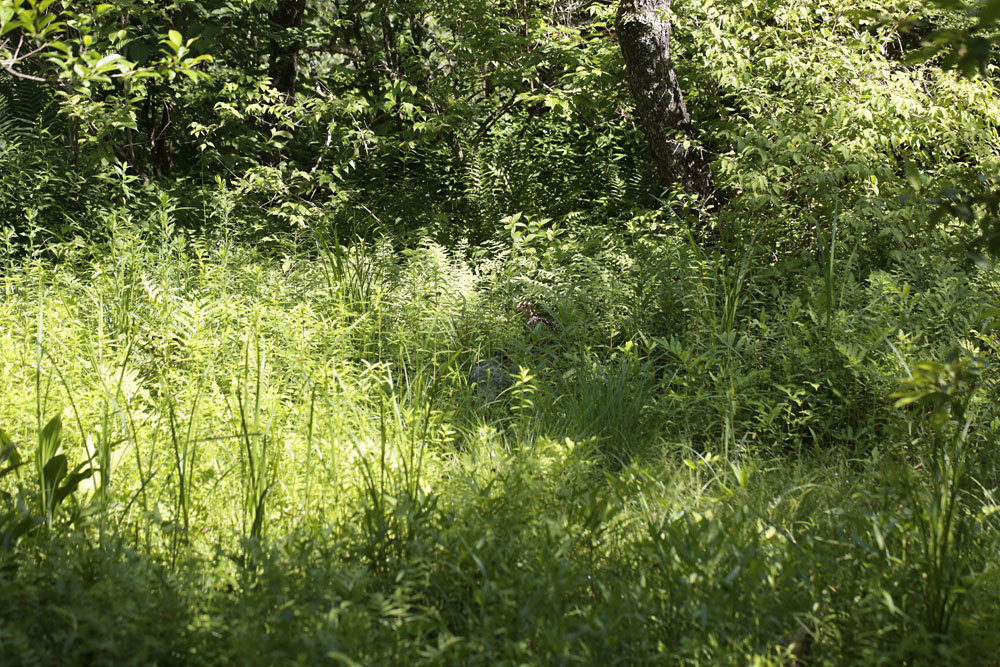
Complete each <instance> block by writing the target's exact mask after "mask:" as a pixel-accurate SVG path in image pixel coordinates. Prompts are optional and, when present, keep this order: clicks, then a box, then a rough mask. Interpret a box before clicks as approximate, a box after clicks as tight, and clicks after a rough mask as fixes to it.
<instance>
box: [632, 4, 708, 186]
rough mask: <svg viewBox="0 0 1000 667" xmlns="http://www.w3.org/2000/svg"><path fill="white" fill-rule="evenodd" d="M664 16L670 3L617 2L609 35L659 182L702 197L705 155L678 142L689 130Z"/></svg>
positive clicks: (706, 182)
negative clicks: (612, 34)
mask: <svg viewBox="0 0 1000 667" xmlns="http://www.w3.org/2000/svg"><path fill="white" fill-rule="evenodd" d="M669 11H670V0H622V1H621V3H620V4H619V5H618V14H617V16H616V18H615V29H616V30H617V33H618V40H619V42H620V44H621V49H622V56H624V58H625V71H626V74H627V76H628V83H629V88H630V89H631V91H632V97H633V98H634V99H635V106H636V112H637V113H638V115H639V121H640V122H641V123H642V129H643V131H644V132H645V134H646V139H647V141H648V142H649V147H650V149H651V150H652V152H653V160H654V161H655V162H656V169H657V172H658V173H659V177H660V182H661V183H662V184H663V185H664V186H666V185H670V184H672V183H674V182H676V181H680V182H681V183H682V184H683V185H684V187H685V189H687V190H689V191H692V192H697V193H700V194H703V195H708V194H709V193H710V192H711V191H712V173H711V171H710V170H709V168H708V158H707V155H706V153H705V150H704V149H703V148H701V147H698V146H695V145H692V144H691V143H690V142H689V141H687V140H685V139H684V138H683V136H682V135H687V136H688V137H690V136H691V135H692V134H693V127H692V125H691V115H690V114H689V113H688V110H687V107H686V106H685V105H684V95H683V94H682V92H681V87H680V84H679V83H678V81H677V73H676V72H674V64H673V61H672V60H671V59H670V19H669V17H668V15H667V14H668V12H669Z"/></svg>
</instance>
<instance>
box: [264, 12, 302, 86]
mask: <svg viewBox="0 0 1000 667" xmlns="http://www.w3.org/2000/svg"><path fill="white" fill-rule="evenodd" d="M305 11H306V2H305V0H278V7H277V9H275V11H274V12H273V13H272V14H271V17H270V19H271V23H272V26H273V30H274V31H275V36H274V37H272V38H271V63H270V67H269V68H268V70H269V71H268V74H270V76H271V82H272V83H273V84H274V87H275V88H276V89H277V90H279V91H281V92H282V93H284V94H285V99H286V100H291V99H292V98H293V97H295V83H296V80H297V79H298V74H299V49H300V48H301V47H302V44H301V42H300V41H299V38H298V37H297V36H295V35H290V34H289V32H290V31H292V30H297V29H299V28H301V27H302V18H303V15H304V14H305Z"/></svg>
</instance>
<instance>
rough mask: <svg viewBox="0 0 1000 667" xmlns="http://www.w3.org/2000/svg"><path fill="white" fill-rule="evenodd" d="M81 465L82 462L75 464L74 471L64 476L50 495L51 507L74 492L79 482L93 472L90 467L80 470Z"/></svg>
mask: <svg viewBox="0 0 1000 667" xmlns="http://www.w3.org/2000/svg"><path fill="white" fill-rule="evenodd" d="M83 466H84V464H80V465H79V466H77V467H76V468H75V469H74V471H73V472H72V473H70V474H69V476H67V477H66V481H65V482H63V483H62V485H60V486H59V488H58V489H57V490H56V492H55V493H54V494H53V495H52V506H53V507H58V506H59V504H60V503H61V502H62V501H63V500H65V499H66V498H67V497H68V496H70V495H72V494H73V493H75V492H76V489H77V487H79V486H80V482H82V481H84V480H86V479H88V478H90V477H91V476H92V475H93V474H94V471H93V469H92V468H86V469H84V470H81V468H83Z"/></svg>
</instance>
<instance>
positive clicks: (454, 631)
mask: <svg viewBox="0 0 1000 667" xmlns="http://www.w3.org/2000/svg"><path fill="white" fill-rule="evenodd" d="M109 220H110V222H109V229H108V240H107V242H106V244H105V246H103V247H101V248H99V249H98V251H97V252H95V251H94V248H88V249H86V251H84V250H83V249H81V248H80V247H79V246H72V245H70V246H67V247H63V248H62V251H61V252H59V253H54V254H53V253H46V254H38V255H35V256H27V257H22V258H21V259H17V260H15V259H14V258H11V260H10V263H9V264H8V267H7V270H6V271H5V273H4V274H3V277H2V279H0V289H2V290H3V291H2V294H3V298H2V301H0V321H2V322H3V323H4V324H3V326H2V327H0V377H3V378H4V386H3V389H2V392H0V398H2V404H0V427H2V431H3V438H2V440H3V455H2V463H0V475H2V477H0V491H2V495H0V503H2V504H0V507H2V515H0V517H2V522H0V538H2V541H0V589H2V597H3V600H4V601H5V603H4V605H3V606H2V609H0V617H2V619H3V621H2V622H0V652H2V654H3V655H4V656H5V661H6V662H9V663H10V664H46V663H47V664H55V663H73V664H149V663H153V662H161V663H170V662H184V663H203V664H274V663H278V662H281V663H285V662H296V663H303V664H314V663H318V662H322V661H324V660H329V661H333V662H337V663H344V664H373V663H376V664H377V663H392V664H395V663H399V662H402V661H408V660H416V661H419V662H425V663H453V664H480V663H481V664H498V663H511V664H514V663H517V664H520V663H530V662H542V663H559V664H563V663H579V662H583V663H600V664H612V663H623V664H634V663H637V662H664V663H675V662H688V663H699V664H700V663H710V664H725V663H730V664H747V663H748V662H753V663H755V664H775V665H777V664H786V663H787V662H788V661H789V660H792V659H793V658H798V659H801V660H803V661H805V660H807V659H808V660H809V661H810V662H809V664H845V663H847V664H849V663H859V662H863V663H866V664H868V663H887V664H899V663H900V662H907V661H909V662H928V663H940V662H949V663H956V664H957V663H969V664H983V656H988V655H995V651H996V648H997V646H996V643H997V640H996V637H995V635H994V634H993V633H992V630H991V629H992V628H995V627H996V624H997V622H998V621H1000V618H998V617H997V609H1000V604H998V594H1000V588H998V585H997V560H996V553H997V548H998V544H1000V543H998V541H997V532H996V529H997V525H996V517H997V514H996V510H997V505H996V500H995V494H996V491H995V489H996V483H997V479H998V477H997V468H996V461H995V456H993V455H992V451H993V450H992V448H993V446H994V444H995V442H996V432H997V429H998V426H1000V421H998V417H997V416H996V414H995V407H994V405H993V401H992V400H990V398H989V396H991V395H993V393H994V392H995V390H996V382H995V379H994V378H993V376H992V375H991V374H990V372H989V370H988V367H987V366H986V365H985V364H986V363H988V362H991V361H993V362H995V356H996V352H997V342H996V338H995V334H994V333H992V332H991V330H990V322H991V318H992V317H994V316H995V315H994V314H991V313H992V311H991V308H992V306H991V304H993V303H995V302H996V297H997V290H996V281H995V274H993V273H989V272H985V271H981V270H978V269H976V270H969V269H968V268H966V267H964V266H963V265H962V264H960V263H957V262H953V261H949V260H947V259H944V258H942V257H941V256H935V257H932V258H925V257H923V256H921V255H917V254H914V255H912V256H906V257H905V258H904V259H905V261H900V262H898V263H893V264H890V265H887V266H886V267H884V268H882V269H879V270H869V271H868V272H866V273H864V274H863V273H861V272H860V271H858V269H857V267H856V266H855V265H853V264H852V263H851V262H850V261H849V260H848V259H847V258H846V257H844V256H842V255H840V256H836V255H834V256H832V261H830V262H828V263H827V264H823V263H822V262H814V261H811V258H810V257H808V256H804V255H803V256H801V257H793V258H791V259H789V260H787V261H789V262H798V263H799V264H798V265H797V270H798V274H797V275H798V277H797V278H796V280H795V281H794V285H793V286H791V288H790V286H789V285H787V284H785V283H784V282H783V281H784V278H783V277H782V276H787V275H789V274H790V271H791V270H792V265H788V264H784V265H782V264H773V263H772V264H771V265H770V266H769V265H768V262H767V261H766V259H764V258H761V257H760V256H759V255H758V254H757V249H756V248H755V247H754V246H753V244H751V245H750V246H749V247H748V248H747V249H745V250H744V252H743V254H742V255H740V256H737V257H733V256H732V255H730V256H725V255H723V254H722V253H719V252H718V251H713V250H703V249H701V248H699V247H698V246H697V245H695V244H694V243H693V242H689V241H684V240H683V239H684V236H683V235H679V234H675V233H670V234H667V233H664V234H663V235H661V236H656V235H653V234H652V233H647V234H644V235H639V236H637V235H635V234H633V233H629V232H627V230H626V231H624V232H623V231H617V230H614V229H610V228H609V229H607V230H606V233H605V234H604V235H603V237H601V235H599V234H595V231H594V228H593V227H592V226H591V227H588V229H587V233H586V236H583V235H580V234H578V233H577V230H576V229H574V228H573V227H572V226H566V227H565V228H561V227H558V226H556V225H555V224H554V223H552V222H551V221H544V220H537V219H531V218H525V219H522V218H520V217H519V216H518V217H515V218H512V219H509V220H508V225H507V228H506V230H504V231H502V232H501V233H499V234H498V235H497V236H496V237H495V238H494V239H493V240H491V241H489V242H487V243H485V244H483V245H482V246H469V245H461V244H460V245H458V246H457V247H454V248H445V247H442V246H440V245H438V244H435V243H434V242H432V241H430V240H427V241H424V242H422V243H419V244H413V245H410V246H409V247H410V249H408V250H402V249H400V248H399V247H398V246H396V245H395V244H394V243H393V242H392V239H384V240H378V239H375V240H370V241H361V240H353V241H350V242H345V241H344V240H343V239H341V240H335V239H332V238H331V239H327V240H326V241H323V242H320V243H317V244H316V245H315V246H314V247H312V248H299V247H295V246H294V245H292V244H288V245H286V246H280V245H279V246H275V247H272V248H270V249H268V253H267V254H263V253H261V252H258V251H253V250H248V249H246V248H245V247H242V246H240V245H237V244H234V243H231V242H228V241H227V240H226V235H225V234H223V233H218V232H215V233H208V232H206V233H204V234H202V233H197V234H196V233H187V232H184V231H182V230H179V229H177V228H175V226H174V225H173V224H172V218H171V209H170V207H169V206H165V207H164V208H163V209H162V210H161V214H160V216H159V217H158V218H157V217H154V219H153V220H154V224H152V225H149V226H146V227H144V228H139V227H138V226H136V225H135V224H134V223H133V222H131V221H130V220H129V219H128V217H127V216H124V215H119V216H112V217H111V218H109ZM595 238H600V239H601V240H600V242H597V243H595V242H594V239H595ZM679 239H680V240H679ZM829 251H830V252H831V253H836V252H837V250H836V248H835V246H833V245H832V244H831V245H830V249H829ZM54 257H58V259H54ZM781 261H785V260H781ZM15 262H16V263H15ZM831 286H833V287H835V289H833V288H832V287H831ZM521 300H530V301H531V302H532V303H534V304H535V305H536V307H537V308H538V309H539V310H541V311H543V312H544V313H545V314H546V316H547V317H548V318H549V319H550V320H552V321H553V323H554V326H552V327H547V326H537V327H535V328H533V329H528V328H527V327H526V326H525V323H524V319H523V316H522V315H521V313H520V312H519V311H518V310H517V308H516V304H517V303H518V302H519V301H521ZM953 349H954V350H957V352H956V353H955V354H953V355H952V356H951V357H949V358H952V359H961V358H967V359H979V360H980V361H977V362H975V365H973V366H962V367H961V369H964V370H961V369H960V370H948V369H956V368H959V367H958V366H947V367H945V366H941V367H940V368H939V369H938V370H937V371H934V372H935V373H938V374H937V375H933V373H931V371H928V372H927V373H931V375H928V374H927V373H925V374H924V375H923V376H921V375H919V374H914V373H915V371H916V369H917V366H916V364H917V362H918V361H921V360H930V359H943V358H945V357H946V356H947V355H948V353H949V351H951V350H953ZM495 352H502V353H503V355H504V357H505V358H506V359H508V360H509V369H510V373H511V375H512V381H511V386H510V387H509V389H507V390H506V391H505V392H504V393H503V394H502V395H501V396H500V397H499V398H498V399H497V400H496V401H493V402H491V403H488V404H484V403H483V402H482V401H481V400H480V399H478V398H477V394H476V392H475V391H474V388H473V387H470V386H469V381H468V377H469V373H470V369H471V368H472V366H473V365H474V364H475V363H477V361H478V360H479V359H484V358H488V357H490V356H491V355H493V354H494V353H495ZM948 373H952V375H948ZM963 373H964V374H963ZM910 375H912V376H913V377H917V378H919V377H928V378H930V377H931V376H932V375H933V378H932V379H930V380H928V381H927V382H928V383H929V384H926V385H920V384H919V383H916V384H912V385H911V389H910V391H911V394H907V396H911V397H912V400H909V399H907V400H906V401H902V400H900V403H901V404H902V403H904V402H905V403H907V405H905V406H902V407H899V408H897V407H895V406H894V404H893V403H894V398H893V394H894V392H898V391H900V388H901V384H900V378H904V377H907V376H910ZM949 378H951V379H949ZM912 392H916V393H912ZM921 392H923V393H921ZM900 395H902V394H900ZM940 396H948V397H950V398H948V400H949V401H952V400H954V401H959V403H948V404H947V405H956V406H957V405H961V407H962V414H963V415H968V419H967V421H965V422H963V423H961V424H953V425H951V426H949V424H951V422H949V421H948V420H949V419H951V418H952V417H954V416H955V415H956V414H957V413H956V411H955V410H952V409H951V408H948V409H947V410H945V412H944V413H940V412H936V410H938V407H940V405H944V404H943V403H941V401H940V400H939V399H940ZM936 397H937V398H936ZM941 400H943V399H941ZM928 401H929V402H928ZM934 401H938V402H937V403H935V402H934ZM922 406H923V407H922ZM935 406H938V407H935ZM942 414H943V415H944V416H943V417H942V416H941V415H942ZM939 417H940V418H939ZM956 438H958V439H956ZM35 443H37V444H35ZM956 443H959V444H960V449H956V447H959V444H956ZM934 452H937V454H935V453H934ZM959 452H960V453H961V456H962V457H963V458H962V459H961V460H960V461H959V460H958V459H956V458H955V456H956V455H957V454H958V453H959ZM949 471H950V472H949ZM942 503H947V505H943V504H942ZM942 508H946V509H947V511H948V512H949V513H950V514H949V517H950V519H949V523H947V524H942V523H941V522H940V520H941V518H942V515H941V513H940V511H941V510H942ZM941 540H944V541H945V545H944V547H943V549H942V543H941ZM942 605H944V606H942ZM935 609H937V610H942V609H944V610H945V611H946V612H947V613H946V614H945V615H944V616H942V614H940V613H934V610H935Z"/></svg>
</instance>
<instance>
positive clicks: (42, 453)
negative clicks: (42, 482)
mask: <svg viewBox="0 0 1000 667" xmlns="http://www.w3.org/2000/svg"><path fill="white" fill-rule="evenodd" d="M61 440H62V419H61V418H60V417H59V415H56V416H55V417H53V418H52V419H50V420H49V423H48V424H46V425H45V428H43V429H42V432H41V434H40V435H39V437H38V459H39V462H40V463H41V464H42V465H45V464H46V463H47V462H48V461H49V460H50V459H51V458H52V457H53V456H55V454H56V452H57V451H59V443H60V442H61Z"/></svg>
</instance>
